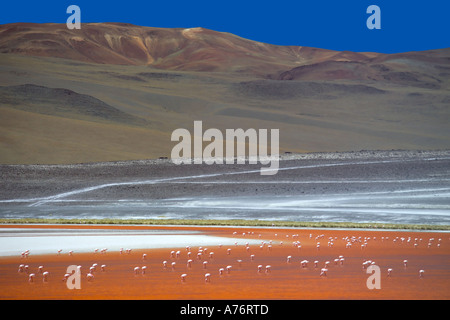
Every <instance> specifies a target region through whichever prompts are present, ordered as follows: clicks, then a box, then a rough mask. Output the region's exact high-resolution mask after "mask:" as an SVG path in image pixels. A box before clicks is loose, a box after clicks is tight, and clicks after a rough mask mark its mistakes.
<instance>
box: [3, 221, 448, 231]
mask: <svg viewBox="0 0 450 320" xmlns="http://www.w3.org/2000/svg"><path fill="white" fill-rule="evenodd" d="M8 225H58V226H61V225H89V226H114V225H119V226H120V225H123V226H133V225H136V226H157V227H164V226H188V227H202V226H204V227H230V228H233V227H273V228H299V229H300V228H301V229H354V230H357V229H361V230H394V231H397V230H405V231H408V230H409V231H421V230H422V231H437V232H439V231H442V232H446V231H447V232H450V225H439V224H436V225H429V224H404V223H401V224H395V223H357V222H355V223H349V222H308V221H287V220H286V221H285V220H283V221H280V220H258V219H253V220H251V219H230V220H228V219H221V220H219V219H108V218H105V219H63V218H54V219H52V218H47V219H43V218H23V219H17V218H11V219H9V218H0V226H8Z"/></svg>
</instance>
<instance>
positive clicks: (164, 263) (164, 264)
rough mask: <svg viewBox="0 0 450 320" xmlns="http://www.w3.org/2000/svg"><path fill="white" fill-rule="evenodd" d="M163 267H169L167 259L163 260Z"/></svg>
mask: <svg viewBox="0 0 450 320" xmlns="http://www.w3.org/2000/svg"><path fill="white" fill-rule="evenodd" d="M163 267H164V269H165V268H167V261H166V260H164V261H163Z"/></svg>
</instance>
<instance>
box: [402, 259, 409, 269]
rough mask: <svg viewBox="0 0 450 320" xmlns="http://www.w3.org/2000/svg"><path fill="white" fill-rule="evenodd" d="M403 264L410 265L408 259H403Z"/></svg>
mask: <svg viewBox="0 0 450 320" xmlns="http://www.w3.org/2000/svg"><path fill="white" fill-rule="evenodd" d="M403 266H404V267H405V268H406V267H407V266H408V260H403Z"/></svg>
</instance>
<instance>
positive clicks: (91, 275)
mask: <svg viewBox="0 0 450 320" xmlns="http://www.w3.org/2000/svg"><path fill="white" fill-rule="evenodd" d="M87 280H88V281H89V282H91V281H93V280H94V275H93V274H92V273H88V274H87Z"/></svg>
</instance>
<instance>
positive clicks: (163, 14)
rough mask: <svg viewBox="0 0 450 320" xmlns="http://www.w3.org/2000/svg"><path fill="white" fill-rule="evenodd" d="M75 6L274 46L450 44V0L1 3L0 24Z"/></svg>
mask: <svg viewBox="0 0 450 320" xmlns="http://www.w3.org/2000/svg"><path fill="white" fill-rule="evenodd" d="M71 4H76V5H78V6H79V7H80V8H81V23H84V22H126V23H132V24H136V25H142V26H153V27H167V28H172V27H180V28H188V27H204V28H208V29H213V30H217V31H224V32H230V33H234V34H236V35H239V36H241V37H244V38H248V39H252V40H257V41H261V42H267V43H272V44H279V45H298V46H310V47H319V48H326V49H334V50H349V51H375V52H384V53H392V52H404V51H414V50H428V49H438V48H446V47H450V35H449V34H450V19H449V16H450V1H449V0H427V1H417V0H410V1H408V0H333V1H329V0H326V1H325V0H308V1H303V0H296V1H291V0H289V1H286V0H277V1H270V2H269V1H253V0H252V1H247V0H239V1H238V0H227V1H217V0H216V1H214V0H210V1H205V0H193V1H178V0H172V1H163V0H159V1H155V0H149V1H135V0H122V1H104V0H98V1H96V0H90V1H85V0H71V1H39V0H34V1H29V0H25V1H8V3H7V4H5V3H2V4H1V11H0V23H1V24H5V23H12V22H39V23H44V22H57V23H65V22H66V20H67V18H68V16H69V15H68V14H67V13H66V8H67V7H68V6H69V5H71ZM372 4H375V5H378V6H379V7H380V9H381V30H369V29H368V28H367V27H366V20H367V18H368V17H369V14H367V13H366V9H367V7H368V6H369V5H372Z"/></svg>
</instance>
